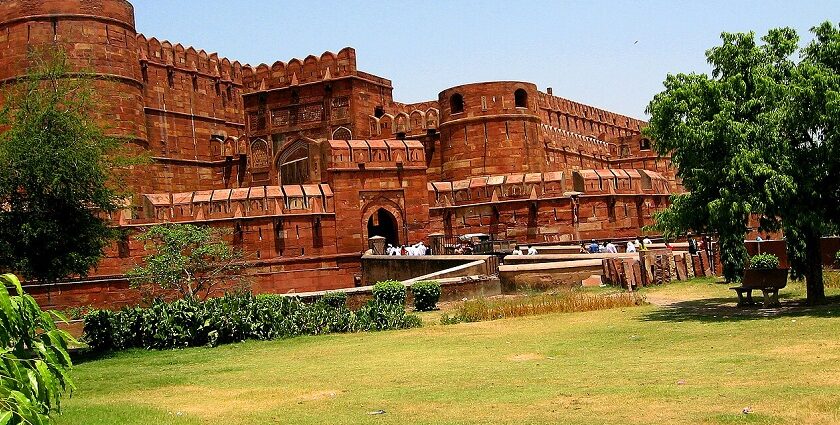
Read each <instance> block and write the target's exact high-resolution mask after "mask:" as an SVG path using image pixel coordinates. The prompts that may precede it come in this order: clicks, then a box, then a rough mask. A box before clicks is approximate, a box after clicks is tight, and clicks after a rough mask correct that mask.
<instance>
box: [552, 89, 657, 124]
mask: <svg viewBox="0 0 840 425" xmlns="http://www.w3.org/2000/svg"><path fill="white" fill-rule="evenodd" d="M538 93H539V94H538V97H537V102H538V106H539V108H540V109H544V110H548V111H551V112H559V113H562V114H564V115H568V116H570V117H575V118H580V119H583V120H587V121H593V122H594V123H599V124H604V125H608V126H613V127H617V128H620V129H623V130H625V131H627V132H630V133H633V134H637V133H639V132H640V131H641V129H642V128H643V127H644V126H645V125H646V124H647V123H646V122H644V121H642V120H639V119H636V118H632V117H628V116H626V115H621V114H617V113H615V112H610V111H607V110H604V109H600V108H596V107H594V106H589V105H585V104H583V103H579V102H575V101H572V100H569V99H564V98H562V97H558V96H554V95H552V94H548V93H543V92H538Z"/></svg>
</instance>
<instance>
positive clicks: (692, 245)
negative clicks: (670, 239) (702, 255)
mask: <svg viewBox="0 0 840 425" xmlns="http://www.w3.org/2000/svg"><path fill="white" fill-rule="evenodd" d="M688 253H689V254H690V255H697V241H696V240H695V239H694V237H689V238H688Z"/></svg>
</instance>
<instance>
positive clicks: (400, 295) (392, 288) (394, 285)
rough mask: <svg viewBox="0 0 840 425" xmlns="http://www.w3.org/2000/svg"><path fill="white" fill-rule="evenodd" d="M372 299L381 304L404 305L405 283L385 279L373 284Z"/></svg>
mask: <svg viewBox="0 0 840 425" xmlns="http://www.w3.org/2000/svg"><path fill="white" fill-rule="evenodd" d="M373 299H374V301H376V302H378V303H382V304H395V305H401V306H404V305H405V285H403V284H402V282H398V281H396V280H386V281H382V282H377V283H376V285H373Z"/></svg>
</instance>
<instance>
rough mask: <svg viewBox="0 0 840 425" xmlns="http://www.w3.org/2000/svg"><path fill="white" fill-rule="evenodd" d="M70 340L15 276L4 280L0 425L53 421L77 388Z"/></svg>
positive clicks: (0, 284)
mask: <svg viewBox="0 0 840 425" xmlns="http://www.w3.org/2000/svg"><path fill="white" fill-rule="evenodd" d="M10 290H13V291H14V292H13V294H10V293H9V291H10ZM69 342H74V340H73V338H72V337H71V336H70V335H68V334H67V333H66V332H64V331H62V330H59V329H57V328H56V327H55V322H54V321H53V318H52V316H50V314H49V313H46V312H43V311H41V308H40V307H38V303H37V302H35V300H34V299H32V297H31V296H29V295H27V294H25V293H24V292H23V288H22V287H21V285H20V282H19V281H18V279H17V278H16V277H15V276H14V275H11V274H7V275H2V276H0V344H2V346H0V424H4V425H6V424H15V425H16V424H33V425H37V424H48V423H51V416H50V415H51V413H53V412H60V411H61V396H62V395H63V394H64V393H66V392H68V391H72V390H73V388H74V386H73V381H72V380H71V378H70V377H69V375H68V373H69V371H70V369H71V368H72V367H73V364H72V362H71V360H70V356H69V355H68V354H67V344H68V343H69Z"/></svg>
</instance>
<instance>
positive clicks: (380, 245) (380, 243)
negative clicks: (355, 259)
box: [368, 236, 385, 255]
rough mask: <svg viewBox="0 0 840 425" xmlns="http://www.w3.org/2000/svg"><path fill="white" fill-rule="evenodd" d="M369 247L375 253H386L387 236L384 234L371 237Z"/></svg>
mask: <svg viewBox="0 0 840 425" xmlns="http://www.w3.org/2000/svg"><path fill="white" fill-rule="evenodd" d="M368 248H370V250H371V251H373V255H385V238H383V237H382V236H374V237H372V238H369V239H368Z"/></svg>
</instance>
